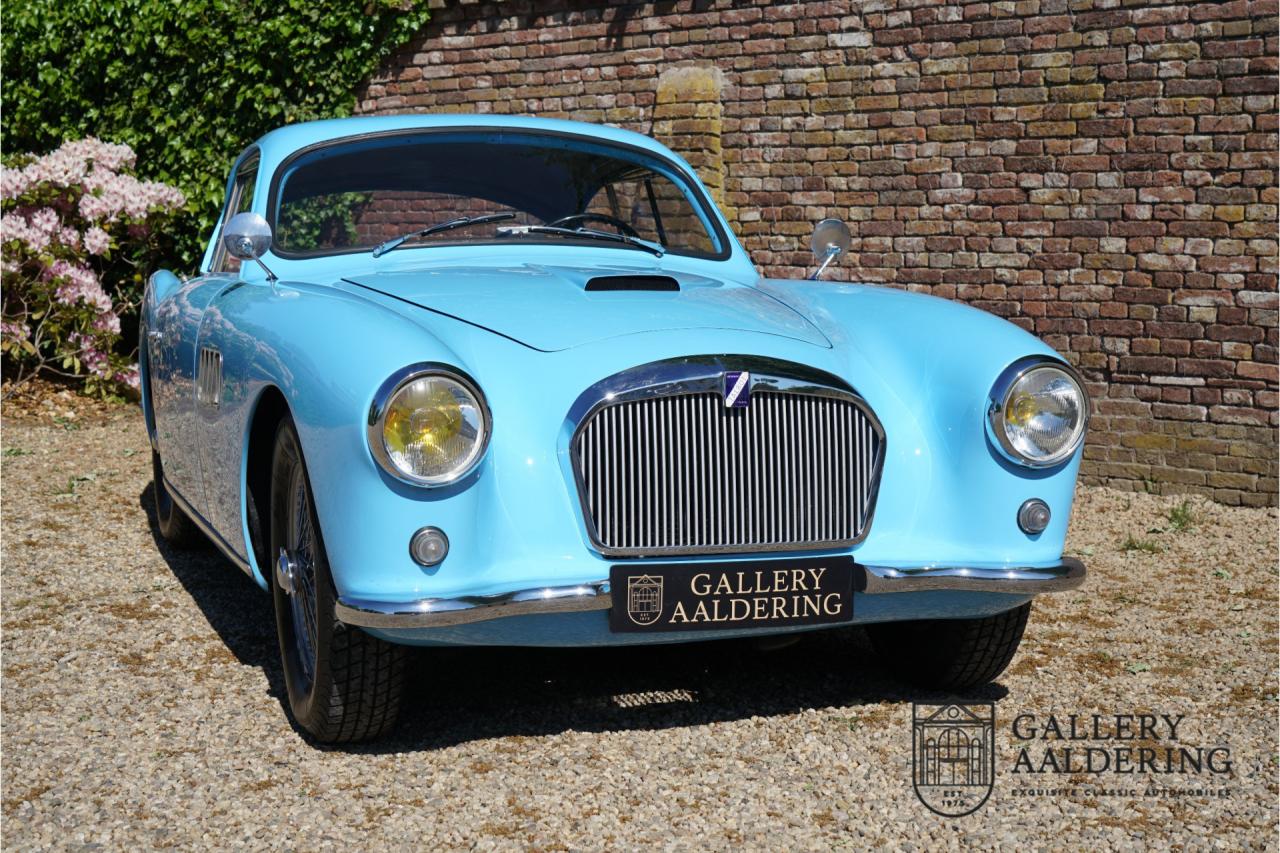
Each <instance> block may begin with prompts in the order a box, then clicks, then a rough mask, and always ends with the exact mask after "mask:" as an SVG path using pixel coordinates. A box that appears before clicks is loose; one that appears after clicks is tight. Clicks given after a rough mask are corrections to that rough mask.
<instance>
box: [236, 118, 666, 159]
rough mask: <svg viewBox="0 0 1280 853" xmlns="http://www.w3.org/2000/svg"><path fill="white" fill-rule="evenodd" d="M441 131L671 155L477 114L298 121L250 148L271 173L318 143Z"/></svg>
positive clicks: (628, 134)
mask: <svg viewBox="0 0 1280 853" xmlns="http://www.w3.org/2000/svg"><path fill="white" fill-rule="evenodd" d="M440 128H482V129H493V130H529V131H542V132H551V133H566V134H572V135H574V136H585V137H590V138H593V139H599V140H604V141H609V142H618V143H622V144H624V145H631V146H634V147H636V148H642V149H646V150H648V151H652V152H653V153H655V154H659V155H662V156H664V157H667V158H673V157H674V152H672V151H671V150H670V149H669V148H667V147H666V146H665V145H663V144H662V143H660V142H658V141H656V140H654V139H651V138H650V137H648V136H645V135H643V134H640V133H634V132H632V131H630V130H623V129H622V128H619V127H610V126H609V125H604V124H591V123H589V122H582V121H567V120H564V119H548V118H533V117H530V116H499V115H482V114H478V113H439V114H414V115H385V116H356V117H352V118H335V119H323V120H320V121H307V122H300V123H298V124H290V125H285V126H284V127H281V128H277V129H276V130H273V131H270V132H269V133H266V134H264V135H263V136H262V137H260V138H259V139H258V141H257V142H255V143H254V146H256V147H257V148H258V150H259V151H260V152H261V156H262V163H263V165H264V166H266V167H267V168H268V169H274V168H275V167H276V166H277V165H279V163H280V161H282V160H284V159H285V158H286V157H288V156H289V155H290V154H292V153H293V152H295V151H298V150H299V149H302V148H306V147H308V146H311V145H315V144H317V143H323V142H329V141H332V140H337V139H343V138H345V137H350V136H362V135H365V134H373V133H387V132H395V131H403V130H418V129H423V130H432V129H440ZM674 159H676V160H677V162H681V161H680V159H679V158H678V157H674Z"/></svg>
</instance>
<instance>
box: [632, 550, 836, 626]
mask: <svg viewBox="0 0 1280 853" xmlns="http://www.w3.org/2000/svg"><path fill="white" fill-rule="evenodd" d="M853 574H854V561H853V559H852V558H851V557H800V558H797V559H780V560H751V561H739V562H728V563H666V564H651V563H630V564H623V565H614V566H612V567H611V568H610V570H609V584H610V587H611V589H612V596H613V602H612V607H611V608H610V609H609V628H610V630H612V631H615V632H644V631H705V630H722V631H723V630H735V629H741V628H778V627H787V626H790V625H824V624H835V623H839V622H848V621H850V620H851V619H853Z"/></svg>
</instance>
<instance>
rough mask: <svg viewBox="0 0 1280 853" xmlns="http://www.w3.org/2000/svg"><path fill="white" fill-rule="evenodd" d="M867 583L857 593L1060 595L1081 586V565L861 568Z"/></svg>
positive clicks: (1071, 560) (1067, 559)
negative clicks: (937, 592)
mask: <svg viewBox="0 0 1280 853" xmlns="http://www.w3.org/2000/svg"><path fill="white" fill-rule="evenodd" d="M862 568H863V569H864V570H865V571H866V579H867V584H866V587H865V588H864V589H862V590H859V591H860V592H864V593H866V594H867V595H880V594H884V593H894V592H920V591H925V590H938V589H945V590H969V591H972V592H1011V593H1026V594H1036V593H1041V592H1063V591H1065V590H1069V589H1075V588H1076V587H1078V586H1080V585H1081V584H1082V583H1084V579H1085V575H1086V574H1087V573H1086V571H1085V567H1084V563H1082V562H1080V561H1079V560H1077V559H1075V558H1073V557H1063V558H1062V561H1061V563H1060V564H1058V565H1056V566H1044V567H1032V566H1008V567H1003V568H966V567H963V566H909V567H905V566H897V567H891V566H865V565H864V566H863V567H862Z"/></svg>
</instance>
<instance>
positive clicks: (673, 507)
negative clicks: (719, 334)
mask: <svg viewBox="0 0 1280 853" xmlns="http://www.w3.org/2000/svg"><path fill="white" fill-rule="evenodd" d="M726 370H745V371H750V373H751V376H752V380H753V385H752V391H751V393H752V395H753V397H754V395H756V394H761V395H762V397H765V399H767V395H768V392H777V393H785V394H802V395H807V396H813V397H821V398H827V399H831V400H838V401H842V402H847V403H851V404H852V405H854V406H855V407H856V408H857V409H858V410H859V411H860V412H861V414H862V415H863V416H864V417H865V418H866V424H865V426H866V428H867V430H869V431H870V432H874V433H875V436H876V438H878V439H879V441H878V447H877V452H876V454H875V456H874V458H868V457H869V456H870V453H869V451H870V446H869V445H870V444H871V435H870V434H869V433H868V434H867V435H858V434H856V433H857V431H856V430H855V437H854V440H853V443H852V446H851V447H850V450H851V451H852V457H853V458H852V459H851V461H852V462H860V463H870V464H869V465H863V470H864V475H865V476H869V477H870V480H871V482H870V483H869V484H868V488H866V489H862V488H860V486H861V484H853V483H851V484H850V488H852V489H855V490H857V491H858V492H865V494H866V500H865V506H864V504H863V501H862V500H861V495H860V494H859V495H855V496H853V497H855V499H856V500H857V503H856V506H855V509H856V511H857V512H858V513H859V514H861V515H862V516H863V518H864V520H863V521H862V527H861V530H860V532H859V533H858V535H857V536H856V537H855V538H853V539H835V540H824V541H812V542H793V541H785V542H784V541H772V542H754V543H750V544H747V545H741V544H735V545H693V546H678V547H664V548H647V547H635V546H631V545H629V544H621V545H615V546H609V545H606V544H605V542H604V540H603V538H602V536H601V530H600V528H601V527H603V528H605V533H606V534H608V535H610V536H611V537H612V536H613V535H614V534H615V533H616V531H617V529H618V527H619V525H620V523H621V521H622V519H620V518H619V517H618V513H619V510H620V503H621V501H622V499H623V498H624V497H625V495H624V494H623V493H622V492H621V484H620V478H617V477H615V478H613V480H612V485H613V486H614V488H612V489H610V493H609V494H605V495H602V496H601V509H602V512H601V516H602V517H601V518H599V519H596V518H595V517H594V515H593V513H592V509H591V496H590V495H589V494H588V491H587V488H586V479H585V474H586V472H585V471H584V470H583V469H584V467H586V466H589V465H594V466H595V467H596V468H597V469H598V468H599V467H600V466H601V465H602V464H603V463H604V461H605V460H604V459H602V458H601V448H600V447H599V446H598V444H589V450H590V452H591V454H592V455H593V456H594V458H590V459H587V460H583V459H581V458H580V454H579V452H578V450H579V441H580V440H581V438H582V434H583V431H584V429H585V428H586V426H587V425H588V424H590V423H591V420H592V418H594V417H595V416H596V415H597V414H599V413H601V411H602V410H605V409H608V408H610V407H613V406H617V405H619V404H622V403H632V402H636V401H659V402H660V404H661V405H662V406H664V408H663V409H662V412H661V417H662V418H664V419H665V421H666V423H667V424H668V430H667V431H668V433H671V432H672V430H671V426H673V425H674V423H673V422H680V419H681V410H680V409H679V408H677V406H678V405H680V403H679V402H677V401H679V400H681V398H687V397H688V395H694V394H709V393H715V394H720V393H721V392H722V388H721V383H722V381H723V375H724V372H725V371H726ZM765 399H761V400H753V405H766V402H765ZM776 406H777V408H776V416H777V417H778V418H788V417H794V416H795V415H796V412H795V411H794V407H793V406H792V407H788V406H787V405H786V400H785V398H777V404H776ZM605 414H606V416H605V420H604V421H602V423H601V428H602V429H604V430H607V431H608V434H609V435H610V436H612V437H615V438H616V437H618V436H620V435H629V434H628V433H625V430H626V428H627V424H626V422H625V421H624V420H623V419H621V418H618V417H616V416H613V417H610V416H609V415H610V414H613V413H605ZM685 414H686V415H688V412H687V411H686V412H685ZM566 421H567V423H568V425H569V429H570V433H571V436H570V439H569V443H568V446H567V447H564V448H562V452H566V453H568V461H569V468H570V470H571V471H572V474H573V481H574V487H575V490H576V491H577V495H578V503H579V509H580V511H581V514H582V522H583V526H584V528H585V529H586V532H587V536H588V538H589V540H590V543H591V547H592V549H593V550H595V551H596V552H597V553H599V554H602V555H604V556H609V557H653V556H689V555H695V554H696V555H702V554H735V553H736V554H748V553H762V552H770V551H811V550H830V549H832V548H848V547H850V546H852V545H856V544H857V543H859V542H861V541H862V540H863V539H865V538H866V536H867V534H868V533H869V532H870V530H871V524H872V521H873V520H874V518H875V508H876V497H877V496H878V493H879V490H880V479H881V474H882V472H883V468H884V460H885V458H886V450H887V446H888V439H887V437H886V436H885V432H884V427H883V425H882V424H881V423H880V419H879V418H877V417H876V414H875V412H874V411H872V410H871V406H870V405H869V404H868V403H867V401H866V400H864V399H863V398H862V396H861V395H860V394H858V392H857V391H855V390H854V388H853V387H852V386H851V385H849V383H847V382H845V381H844V380H843V379H841V378H840V377H838V376H835V375H834V374H831V373H827V372H826V371H823V370H818V369H816V368H813V367H809V366H807V365H803V364H797V363H794V362H788V361H782V360H779V359H772V358H764V357H761V356H750V355H705V356H689V357H684V358H675V359H668V360H665V361H657V362H652V363H650V364H643V365H639V366H637V367H633V368H630V369H628V370H624V371H622V372H620V373H616V374H614V375H612V376H609V377H606V378H605V379H602V380H601V381H599V382H597V383H596V384H594V385H592V386H591V387H590V388H588V389H587V390H586V391H584V392H583V393H582V394H581V395H580V396H579V397H578V399H577V400H576V401H574V404H573V405H572V406H571V407H570V409H569V413H568V415H567V418H566ZM683 422H685V423H693V422H698V423H703V422H704V421H703V420H700V419H698V418H696V417H692V416H686V417H684V421H683ZM707 426H708V427H709V428H710V426H711V425H710V424H708V425H707ZM850 426H851V427H852V426H853V425H852V424H850ZM715 428H717V429H725V426H724V425H723V424H722V423H719V422H716V423H715ZM694 438H695V439H697V440H702V439H704V438H705V433H704V434H703V435H699V436H695V437H694ZM806 438H807V437H806ZM729 439H732V440H734V441H737V440H739V439H740V436H736V435H735V436H731V437H729V438H727V439H726V440H729ZM683 444H684V443H682V446H681V448H680V449H681V450H682V451H684V452H685V453H688V452H689V450H690V448H688V447H684V446H683ZM675 450H676V448H673V447H671V446H667V447H665V448H661V449H660V452H665V453H672V452H674V451H675ZM693 450H694V451H695V452H697V453H699V454H701V453H703V452H705V450H706V447H705V446H703V445H700V446H698V447H696V448H693ZM800 450H801V448H800V447H798V446H797V447H790V446H788V447H787V448H784V452H783V464H784V466H785V467H786V468H787V469H788V470H786V471H784V472H783V473H782V475H781V476H783V477H784V478H787V477H789V478H791V481H792V483H791V485H792V487H793V488H798V487H799V486H800V482H799V472H798V469H797V468H796V465H795V464H793V462H792V461H791V457H793V456H795V455H796V454H797V453H799V452H800ZM711 461H712V462H713V463H714V467H713V468H712V469H711V470H710V471H708V472H707V473H708V474H709V475H710V477H709V479H710V481H711V482H710V483H708V484H707V485H711V486H713V487H716V486H720V487H724V486H725V480H724V478H725V477H726V476H729V474H730V472H726V471H722V470H721V469H720V465H719V462H720V460H719V457H718V456H716V457H714V458H713V459H712V460H711ZM682 466H684V467H682ZM671 467H672V469H673V470H674V471H676V476H675V477H674V478H673V480H672V482H671V483H669V484H668V486H669V488H671V490H672V494H670V495H667V496H655V507H654V511H655V518H654V521H656V522H659V523H662V524H665V525H667V526H670V525H673V524H674V525H676V526H678V527H681V528H687V527H689V526H691V525H694V524H701V523H706V524H707V526H708V527H709V528H710V529H709V530H707V531H706V533H707V535H708V536H709V537H711V538H715V539H720V538H723V537H724V535H725V532H726V526H727V524H728V519H727V518H726V517H725V513H726V512H727V511H728V507H727V501H728V500H729V497H730V493H726V492H724V491H723V490H722V491H718V492H716V493H714V494H712V495H710V496H709V497H710V498H711V500H710V504H711V509H712V512H711V517H710V518H696V517H694V515H695V514H694V513H693V512H692V509H693V508H692V507H687V506H685V505H684V504H683V503H682V502H681V501H680V500H679V498H681V497H683V496H684V492H683V491H682V490H681V489H680V488H679V481H682V480H684V479H685V478H686V477H687V476H689V472H688V471H687V463H686V460H685V459H684V458H676V459H673V460H672V462H671ZM793 469H795V470H793ZM596 473H598V471H597V472H596ZM704 479H706V478H704V477H698V484H699V485H698V487H699V488H700V487H701V486H702V485H703V484H704ZM739 485H742V484H739ZM663 497H665V498H666V499H665V501H664V500H663V499H662V498H663ZM760 497H762V499H768V500H769V501H770V506H769V509H770V510H771V513H770V519H769V522H770V525H771V527H772V529H773V530H775V531H776V532H777V533H778V534H781V532H782V528H783V524H784V522H783V518H782V517H781V514H780V510H781V509H782V506H781V505H780V502H778V501H777V499H776V496H774V495H764V496H760ZM762 502H763V501H762ZM699 535H700V538H702V537H701V531H699ZM769 538H776V537H769Z"/></svg>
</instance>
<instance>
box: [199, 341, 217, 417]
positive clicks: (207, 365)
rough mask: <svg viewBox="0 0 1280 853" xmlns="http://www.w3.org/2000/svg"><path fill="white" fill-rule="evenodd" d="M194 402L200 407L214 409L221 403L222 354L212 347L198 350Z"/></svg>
mask: <svg viewBox="0 0 1280 853" xmlns="http://www.w3.org/2000/svg"><path fill="white" fill-rule="evenodd" d="M196 400H197V401H198V402H199V403H201V404H202V405H205V406H214V407H217V406H218V404H219V403H221V402H222V353H220V352H218V351H217V350H216V349H214V348H213V347H201V348H200V371H199V373H198V374H197V376H196Z"/></svg>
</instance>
